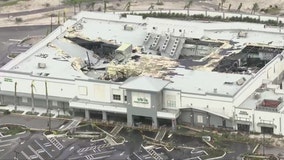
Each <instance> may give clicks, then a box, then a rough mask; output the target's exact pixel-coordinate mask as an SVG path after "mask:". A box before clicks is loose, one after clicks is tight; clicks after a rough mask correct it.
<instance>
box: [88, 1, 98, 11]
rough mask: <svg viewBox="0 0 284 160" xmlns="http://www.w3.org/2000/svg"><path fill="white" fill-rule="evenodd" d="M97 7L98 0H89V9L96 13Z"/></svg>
mask: <svg viewBox="0 0 284 160" xmlns="http://www.w3.org/2000/svg"><path fill="white" fill-rule="evenodd" d="M95 5H96V0H89V1H88V4H87V6H86V7H87V8H91V9H90V10H91V11H94V10H95Z"/></svg>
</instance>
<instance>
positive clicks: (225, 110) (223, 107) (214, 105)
mask: <svg viewBox="0 0 284 160" xmlns="http://www.w3.org/2000/svg"><path fill="white" fill-rule="evenodd" d="M214 97H215V98H214ZM231 100H232V98H229V97H217V96H208V95H207V96H203V95H200V96H197V95H194V96H193V95H190V94H182V97H181V103H182V106H181V107H180V108H194V109H198V110H201V111H205V112H209V113H212V114H216V115H223V116H224V117H227V118H229V117H232V116H233V110H234V107H233V103H232V101H231Z"/></svg>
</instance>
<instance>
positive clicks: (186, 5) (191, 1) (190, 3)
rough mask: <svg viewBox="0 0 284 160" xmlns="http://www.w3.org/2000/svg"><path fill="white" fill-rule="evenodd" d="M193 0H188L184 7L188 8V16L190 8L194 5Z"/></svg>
mask: <svg viewBox="0 0 284 160" xmlns="http://www.w3.org/2000/svg"><path fill="white" fill-rule="evenodd" d="M192 3H193V0H187V3H186V4H185V6H184V9H187V16H189V8H190V6H191V5H192Z"/></svg>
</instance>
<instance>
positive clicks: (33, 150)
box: [28, 145, 44, 160]
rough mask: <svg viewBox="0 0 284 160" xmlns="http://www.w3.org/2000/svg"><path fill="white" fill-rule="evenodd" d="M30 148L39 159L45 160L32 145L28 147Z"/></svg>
mask: <svg viewBox="0 0 284 160" xmlns="http://www.w3.org/2000/svg"><path fill="white" fill-rule="evenodd" d="M28 148H29V149H30V150H31V151H32V152H34V154H35V155H36V156H37V157H38V158H39V159H41V160H44V159H43V158H42V157H41V156H40V155H39V154H38V153H37V152H36V150H35V149H33V147H31V146H30V145H28Z"/></svg>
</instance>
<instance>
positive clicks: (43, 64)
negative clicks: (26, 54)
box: [37, 63, 46, 68]
mask: <svg viewBox="0 0 284 160" xmlns="http://www.w3.org/2000/svg"><path fill="white" fill-rule="evenodd" d="M37 67H38V68H46V64H45V63H38V64H37Z"/></svg>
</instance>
